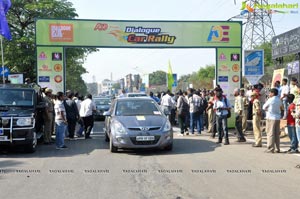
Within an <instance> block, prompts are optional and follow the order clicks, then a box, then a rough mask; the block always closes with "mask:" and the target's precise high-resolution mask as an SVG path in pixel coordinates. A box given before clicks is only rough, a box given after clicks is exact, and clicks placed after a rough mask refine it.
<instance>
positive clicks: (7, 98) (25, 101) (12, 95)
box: [0, 89, 34, 106]
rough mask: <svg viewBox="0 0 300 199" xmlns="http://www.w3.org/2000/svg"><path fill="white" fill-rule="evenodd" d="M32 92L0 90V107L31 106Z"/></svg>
mask: <svg viewBox="0 0 300 199" xmlns="http://www.w3.org/2000/svg"><path fill="white" fill-rule="evenodd" d="M33 96H34V92H33V91H32V90H11V89H1V90H0V106H33V99H34V98H33Z"/></svg>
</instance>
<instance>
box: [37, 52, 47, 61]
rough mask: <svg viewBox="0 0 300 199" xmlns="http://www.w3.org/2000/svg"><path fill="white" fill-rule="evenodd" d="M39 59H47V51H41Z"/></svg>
mask: <svg viewBox="0 0 300 199" xmlns="http://www.w3.org/2000/svg"><path fill="white" fill-rule="evenodd" d="M39 59H40V60H46V59H47V55H46V53H45V52H41V53H40V54H39Z"/></svg>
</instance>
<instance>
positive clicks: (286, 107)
mask: <svg viewBox="0 0 300 199" xmlns="http://www.w3.org/2000/svg"><path fill="white" fill-rule="evenodd" d="M282 104H283V110H284V114H283V118H286V117H287V112H288V101H287V98H284V99H283V100H282Z"/></svg>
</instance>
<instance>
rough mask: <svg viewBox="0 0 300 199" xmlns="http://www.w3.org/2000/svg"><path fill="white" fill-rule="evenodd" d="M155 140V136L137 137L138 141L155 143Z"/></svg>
mask: <svg viewBox="0 0 300 199" xmlns="http://www.w3.org/2000/svg"><path fill="white" fill-rule="evenodd" d="M153 140H155V137H154V136H136V141H153Z"/></svg>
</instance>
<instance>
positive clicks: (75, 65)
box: [3, 0, 96, 93]
mask: <svg viewBox="0 0 300 199" xmlns="http://www.w3.org/2000/svg"><path fill="white" fill-rule="evenodd" d="M11 3H12V6H11V8H10V9H9V11H8V14H7V21H8V23H9V27H10V32H11V34H12V41H7V40H5V39H4V40H3V46H4V59H5V65H6V66H8V67H9V68H10V70H11V71H12V72H17V73H23V74H24V76H25V77H29V78H31V79H32V80H33V81H36V75H37V74H36V52H35V20H36V19H37V18H59V19H73V18H75V17H77V16H78V15H77V13H76V10H75V8H73V4H72V3H71V2H68V1H67V0H47V1H39V0H27V1H24V0H11ZM94 51H96V49H87V48H77V49H68V50H67V61H66V63H67V69H66V77H67V82H66V87H67V89H71V90H76V91H80V92H82V93H86V89H87V88H86V86H85V84H84V81H83V80H82V78H81V75H82V74H84V73H86V70H85V69H84V68H83V67H82V64H83V61H84V59H85V57H86V56H87V55H88V54H89V53H91V52H94Z"/></svg>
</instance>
